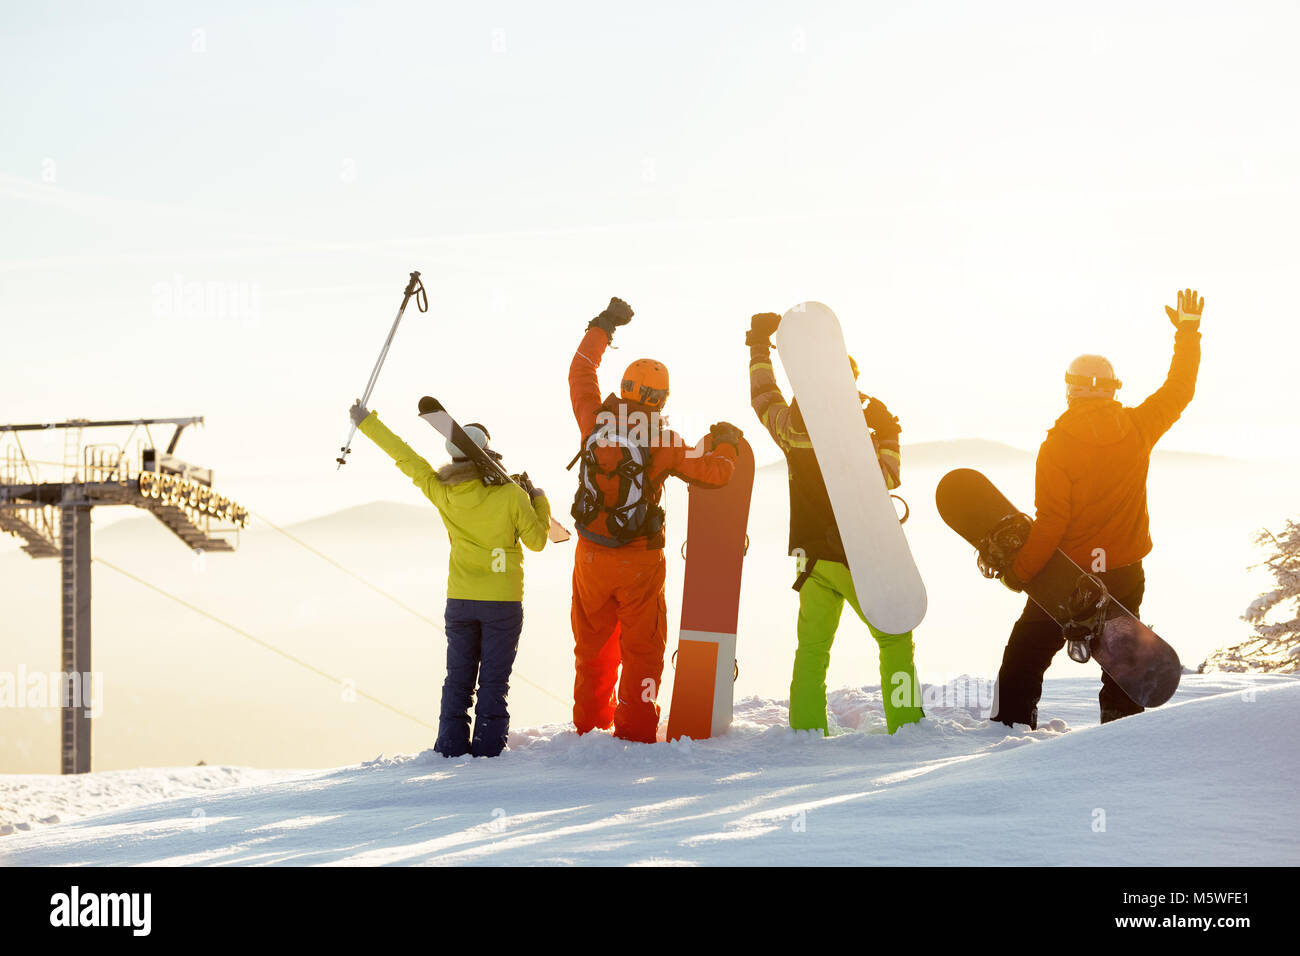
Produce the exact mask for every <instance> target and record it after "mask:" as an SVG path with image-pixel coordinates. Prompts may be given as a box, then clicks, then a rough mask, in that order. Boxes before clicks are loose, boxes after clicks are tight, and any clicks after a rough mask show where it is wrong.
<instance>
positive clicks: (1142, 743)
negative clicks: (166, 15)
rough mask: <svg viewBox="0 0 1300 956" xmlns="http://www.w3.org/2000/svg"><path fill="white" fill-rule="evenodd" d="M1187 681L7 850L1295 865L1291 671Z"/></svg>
mask: <svg viewBox="0 0 1300 956" xmlns="http://www.w3.org/2000/svg"><path fill="white" fill-rule="evenodd" d="M1187 683H1188V685H1189V686H1188V687H1187V688H1185V689H1184V691H1183V692H1182V693H1183V694H1184V696H1183V698H1182V699H1183V701H1184V702H1182V703H1175V704H1171V705H1168V706H1166V707H1164V708H1161V709H1159V710H1155V711H1151V712H1148V713H1147V714H1144V715H1141V716H1140V717H1135V718H1130V719H1128V720H1123V721H1119V722H1117V723H1114V724H1108V725H1106V726H1096V725H1092V726H1083V727H1081V728H1080V729H1074V730H1070V729H1069V726H1068V724H1067V720H1065V719H1055V720H1053V721H1051V723H1050V724H1049V725H1048V726H1046V727H1043V728H1040V729H1039V730H1037V731H1034V732H1029V731H1027V730H1026V729H1024V728H1018V729H1017V731H1008V729H1007V728H1005V727H1002V726H1001V725H990V724H989V723H988V722H987V721H984V720H981V719H979V718H978V716H976V714H977V713H978V705H975V706H959V705H958V704H957V703H955V702H950V703H949V704H948V705H943V704H936V705H934V706H931V707H930V708H929V713H930V716H928V717H927V718H926V720H925V721H924V722H922V723H921V724H919V725H916V726H911V727H905V728H903V729H902V730H901V731H900V732H899V733H898V734H896V735H894V736H892V737H891V736H888V735H886V734H885V733H884V732H883V721H882V717H881V711H880V698H879V691H878V690H877V689H870V688H869V689H865V690H846V691H839V692H836V693H835V694H833V695H832V710H833V713H834V717H835V720H836V722H837V723H838V724H839V725H840V726H841V727H843V728H844V732H842V733H839V734H838V735H836V736H834V737H832V738H831V739H829V740H823V739H820V738H818V737H814V736H812V735H809V734H799V733H793V732H791V731H790V730H788V729H787V728H786V727H785V726H784V723H785V717H786V712H785V707H784V706H783V702H779V701H770V700H761V699H757V698H749V699H747V700H745V701H742V702H741V703H740V704H739V705H738V706H737V714H736V721H735V725H734V729H733V731H732V732H731V733H730V734H728V735H726V736H725V737H722V738H719V739H717V740H710V741H700V742H692V741H684V742H679V743H674V744H662V745H654V746H645V745H640V744H625V743H623V742H621V741H618V740H615V739H613V738H611V737H608V736H605V735H601V734H594V735H589V736H587V737H582V738H579V737H578V736H576V735H575V734H574V733H573V732H572V731H571V730H569V729H567V728H566V727H564V726H548V727H543V728H538V729H529V730H520V731H517V732H515V733H512V735H511V740H510V750H509V751H508V752H507V753H506V754H504V755H503V756H502V757H500V758H498V759H495V760H473V759H471V758H468V757H465V758H461V759H458V760H444V759H442V758H441V757H438V756H437V755H435V754H433V753H431V752H426V753H423V754H420V755H418V756H407V757H394V758H380V759H377V760H374V761H371V762H369V763H367V764H364V765H362V766H359V767H356V766H354V767H348V768H341V769H335V770H326V771H315V772H308V773H302V774H298V775H295V776H292V777H288V778H280V779H275V780H270V781H267V782H263V783H258V784H255V785H252V786H246V787H240V788H238V789H233V790H225V791H220V792H211V793H203V794H194V795H187V796H184V797H180V798H176V799H170V800H166V801H164V802H159V803H151V804H149V805H146V806H141V807H137V808H134V809H129V810H117V811H112V812H109V813H102V814H100V815H98V816H95V817H91V818H87V819H84V820H81V821H77V822H70V823H63V824H61V825H57V826H51V827H47V828H42V829H37V830H33V831H31V832H26V833H18V834H14V835H12V836H9V837H6V838H4V839H3V841H0V860H2V861H3V862H4V863H6V864H11V865H22V864H65V865H77V864H91V865H97V864H189V863H206V864H264V863H289V864H299V865H302V864H365V865H372V864H421V863H486V864H498V863H595V864H644V863H675V864H766V863H794V864H812V863H820V864H908V863H927V864H971V863H976V864H1022V863H1025V864H1028V863H1036V864H1098V865H1120V864H1136V863H1141V864H1212V863H1213V864H1234V863H1235V864H1248V865H1253V864H1270V863H1271V864H1295V863H1297V862H1300V823H1298V822H1297V820H1298V818H1297V815H1296V813H1295V811H1294V796H1295V794H1296V792H1298V791H1300V746H1298V745H1297V743H1296V741H1295V737H1294V733H1293V730H1294V727H1295V725H1296V718H1297V716H1298V715H1300V681H1295V680H1290V679H1286V678H1272V679H1269V678H1263V679H1250V678H1245V677H1234V678H1220V679H1214V680H1211V679H1208V678H1197V677H1189V678H1188V680H1187ZM1095 693H1096V684H1095V682H1093V681H1091V680H1086V679H1070V680H1064V681H1052V682H1050V683H1049V687H1048V695H1049V696H1051V697H1052V698H1053V699H1054V700H1055V701H1056V703H1057V706H1056V708H1055V710H1056V712H1059V713H1068V714H1070V715H1071V716H1072V717H1073V716H1075V715H1077V717H1078V719H1079V721H1080V723H1082V722H1084V721H1087V720H1088V719H1090V718H1089V715H1090V714H1091V713H1092V712H1093V711H1094V710H1095V706H1096V704H1095V697H1094V695H1095ZM1093 719H1095V718H1093ZM93 776H95V777H99V778H102V779H105V780H107V779H108V778H110V777H111V776H112V775H110V774H99V775H93ZM0 779H5V778H0ZM14 779H16V778H7V780H8V781H9V782H12V781H13V780H14ZM21 779H23V780H26V781H32V780H35V779H38V778H31V777H27V778H21Z"/></svg>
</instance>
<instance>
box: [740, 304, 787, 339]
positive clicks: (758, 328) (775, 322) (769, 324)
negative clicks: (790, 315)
mask: <svg viewBox="0 0 1300 956" xmlns="http://www.w3.org/2000/svg"><path fill="white" fill-rule="evenodd" d="M780 324H781V317H780V316H779V315H777V314H776V313H775V312H760V313H758V315H755V316H754V317H753V318H751V319H750V320H749V331H748V332H746V333H745V344H746V345H768V346H770V345H771V344H772V336H774V335H776V330H777V327H778V326H779V325H780Z"/></svg>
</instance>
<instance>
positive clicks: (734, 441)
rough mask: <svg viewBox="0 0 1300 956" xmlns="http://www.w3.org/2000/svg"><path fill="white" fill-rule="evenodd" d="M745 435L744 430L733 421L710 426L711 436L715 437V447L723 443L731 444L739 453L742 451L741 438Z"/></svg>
mask: <svg viewBox="0 0 1300 956" xmlns="http://www.w3.org/2000/svg"><path fill="white" fill-rule="evenodd" d="M743 436H744V432H742V431H741V430H740V429H739V428H737V427H736V426H735V425H733V424H731V422H718V423H717V424H716V425H712V426H710V428H709V437H710V438H712V439H713V447H714V448H717V447H719V446H721V445H730V446H731V447H732V448H734V449H735V450H736V453H737V454H739V453H740V439H741V438H742V437H743Z"/></svg>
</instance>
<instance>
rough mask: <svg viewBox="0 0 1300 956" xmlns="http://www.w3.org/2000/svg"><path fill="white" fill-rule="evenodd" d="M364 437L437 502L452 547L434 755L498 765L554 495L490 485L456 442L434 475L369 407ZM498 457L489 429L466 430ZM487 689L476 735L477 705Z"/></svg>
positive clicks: (525, 486)
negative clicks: (534, 562) (528, 566)
mask: <svg viewBox="0 0 1300 956" xmlns="http://www.w3.org/2000/svg"><path fill="white" fill-rule="evenodd" d="M349 414H350V416H351V418H352V420H353V421H354V422H355V423H356V424H357V428H358V430H359V431H360V432H361V433H362V434H363V435H365V436H366V437H367V438H369V439H370V440H371V441H373V442H374V443H375V444H376V445H378V446H379V447H380V448H381V449H383V450H384V451H385V452H387V453H388V456H389V457H390V458H392V459H393V461H394V462H395V463H396V464H397V467H398V468H399V469H400V470H401V472H402V473H403V474H404V475H406V476H407V477H408V478H410V479H411V480H412V481H413V482H414V483H415V486H416V487H417V488H419V489H420V491H422V492H424V496H425V497H426V498H428V499H429V500H430V501H432V502H433V504H434V507H436V508H437V509H438V514H439V515H440V516H441V517H442V523H443V524H444V525H445V526H446V528H447V536H448V537H449V538H450V539H451V559H450V562H449V567H448V574H447V612H446V631H447V678H446V680H445V681H443V685H442V710H441V714H440V716H439V719H438V741H437V743H436V744H434V748H433V749H434V750H436V751H437V752H438V753H440V754H442V755H443V756H444V757H459V756H462V755H464V754H467V753H468V754H472V755H473V756H475V757H495V756H497V755H498V754H500V753H501V751H502V750H504V749H505V745H506V737H507V735H508V734H509V731H510V714H509V711H508V710H507V706H506V696H507V694H508V692H509V690H510V671H511V669H512V668H513V667H514V663H515V654H516V652H517V651H518V649H519V635H520V632H521V631H522V629H523V623H524V606H523V597H524V563H523V562H524V552H523V549H522V548H521V547H520V544H522V545H523V546H524V547H527V548H528V549H529V550H530V551H541V550H542V548H544V547H545V546H546V532H547V529H548V528H549V526H550V521H551V505H550V503H549V502H548V501H547V500H546V495H545V494H544V493H543V492H542V491H541V490H540V489H538V488H535V487H533V485H532V482H530V481H529V480H528V478H527V476H526V475H522V476H520V484H513V483H511V484H488V483H487V481H486V480H485V478H484V476H483V475H482V474H481V473H480V471H479V468H478V466H477V465H475V464H474V463H473V462H472V461H470V460H469V459H468V458H465V457H463V456H461V455H460V452H459V451H458V450H457V449H456V447H455V446H454V445H452V444H451V442H448V443H447V453H448V454H449V455H451V459H452V460H451V462H450V464H446V465H443V466H442V467H441V468H436V469H435V468H434V467H433V466H432V465H430V464H429V463H428V462H427V461H425V460H424V459H423V458H421V457H420V456H419V455H417V454H416V453H415V452H414V451H413V450H412V449H411V446H409V445H408V444H406V442H404V441H402V440H401V439H400V438H398V437H397V436H396V435H394V434H393V433H392V432H391V431H389V430H388V428H387V427H386V426H385V425H384V423H383V422H381V421H380V420H379V416H378V415H376V414H375V413H374V412H370V411H368V410H367V409H365V408H364V407H362V405H361V403H360V402H358V403H357V404H355V405H353V406H352V409H351V410H350V412H349ZM465 432H466V433H467V434H468V435H469V436H470V437H471V438H473V440H474V442H475V444H477V445H478V446H479V447H480V448H482V449H483V450H484V451H486V452H487V453H488V454H490V455H493V456H494V457H499V456H497V455H496V452H494V451H492V450H491V449H490V448H489V447H488V432H487V429H486V428H484V427H483V426H482V425H466V426H465ZM476 682H477V684H478V701H477V704H476V706H475V708H474V727H473V734H472V735H471V733H470V720H469V705H470V702H471V700H473V699H474V686H475V683H476Z"/></svg>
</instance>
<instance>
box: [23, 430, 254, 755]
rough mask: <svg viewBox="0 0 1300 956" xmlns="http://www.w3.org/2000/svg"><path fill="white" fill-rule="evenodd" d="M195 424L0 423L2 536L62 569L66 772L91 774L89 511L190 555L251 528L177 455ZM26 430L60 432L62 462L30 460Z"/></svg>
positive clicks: (204, 473) (219, 547) (226, 545)
mask: <svg viewBox="0 0 1300 956" xmlns="http://www.w3.org/2000/svg"><path fill="white" fill-rule="evenodd" d="M202 423H203V419H202V418H134V419H123V420H117V421H101V422H92V421H88V420H86V419H73V420H71V421H66V422H59V423H52V424H36V425H0V444H2V445H3V451H4V457H3V459H0V531H4V532H7V533H9V534H12V535H16V536H17V537H19V538H21V539H22V541H23V544H22V550H23V551H26V552H27V553H28V554H29V555H31V556H32V557H33V558H58V559H59V560H60V562H61V566H62V567H61V575H60V582H59V590H60V597H61V599H62V618H61V620H62V632H61V645H60V646H61V650H62V656H61V663H62V670H61V672H60V675H59V677H60V679H59V685H60V688H61V693H60V708H61V712H62V714H61V720H60V728H61V734H62V740H61V754H62V759H61V767H62V772H63V773H65V774H68V773H87V772H88V771H89V770H90V716H89V714H90V709H91V705H92V702H91V701H90V699H89V694H90V692H91V688H92V683H93V682H92V681H91V680H90V679H89V677H90V673H91V670H90V666H91V663H90V562H91V551H90V513H91V510H92V509H93V508H95V507H98V506H104V505H133V506H135V507H137V508H142V509H144V510H145V511H148V512H149V513H150V514H152V515H153V516H154V517H155V518H157V519H158V520H159V521H161V522H162V523H163V525H164V526H166V527H167V529H168V530H169V531H171V532H172V533H173V534H175V535H176V537H177V538H179V539H180V540H181V541H183V542H184V543H185V545H186V546H187V547H188V548H190V550H192V551H195V552H207V551H233V550H235V546H236V543H237V541H238V532H239V531H240V530H241V529H243V528H245V527H246V526H247V525H248V511H247V509H245V508H242V507H240V506H239V505H237V504H235V503H234V502H233V501H231V500H230V499H228V498H226V497H224V496H222V495H218V494H216V493H215V492H213V490H212V471H211V469H208V468H199V467H197V466H195V465H191V464H189V463H188V462H185V461H182V460H181V459H180V458H177V457H176V454H175V452H176V443H177V441H178V440H179V439H180V436H181V432H183V431H184V430H185V429H186V428H188V427H189V426H190V425H200V424H202ZM151 426H172V427H174V428H175V431H174V432H172V435H171V440H170V441H169V443H168V444H167V446H166V449H165V450H164V449H161V448H159V447H158V445H157V444H156V443H155V442H154V440H153V435H152V430H151ZM127 427H129V428H130V429H131V432H130V434H129V435H128V436H127V438H126V440H125V441H123V442H121V443H114V442H96V443H89V444H88V443H85V442H83V436H84V433H85V432H87V431H89V430H91V429H109V428H127ZM30 432H43V433H45V434H46V437H47V439H48V437H49V435H50V434H51V433H53V432H59V433H61V435H62V438H63V447H62V460H61V461H49V460H44V461H42V460H38V459H36V458H33V457H29V456H28V455H27V452H26V450H25V449H24V447H23V438H22V436H23V434H25V433H30ZM141 432H143V434H141ZM137 436H139V437H137ZM29 437H30V436H29ZM133 439H135V440H136V441H135V447H134V449H132V440H133ZM50 469H57V470H58V472H59V474H58V480H57V481H51V480H45V474H44V473H48V472H49V470H50ZM43 472H44V473H43ZM232 538H233V540H232ZM78 698H80V699H78Z"/></svg>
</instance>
